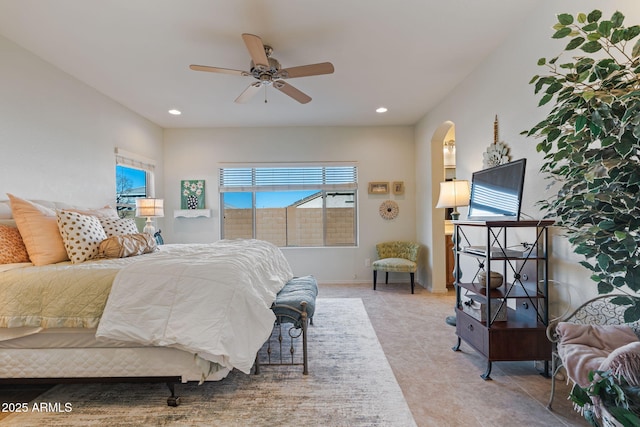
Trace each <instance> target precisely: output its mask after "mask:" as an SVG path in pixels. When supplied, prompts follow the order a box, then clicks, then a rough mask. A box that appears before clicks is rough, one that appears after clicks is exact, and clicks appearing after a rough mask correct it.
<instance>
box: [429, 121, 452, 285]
mask: <svg viewBox="0 0 640 427" xmlns="http://www.w3.org/2000/svg"><path fill="white" fill-rule="evenodd" d="M455 149H456V148H455V124H454V123H453V122H451V121H446V122H444V123H442V124H441V125H440V126H438V128H437V129H436V131H435V132H434V133H433V136H432V137H431V194H432V198H431V200H432V202H433V203H432V206H431V209H432V212H431V218H432V219H433V220H432V221H431V236H432V262H433V264H432V270H431V272H432V277H431V283H432V287H431V291H432V292H434V293H444V292H447V283H448V282H451V279H452V277H451V271H453V267H452V266H450V265H449V264H451V263H452V261H453V258H452V255H453V253H452V250H451V243H450V242H451V239H450V235H451V232H452V231H453V230H452V229H453V227H452V225H451V222H450V221H449V220H448V218H447V216H446V215H447V210H446V209H441V208H436V203H437V201H438V195H439V192H440V183H441V182H443V181H445V180H447V179H454V178H455ZM447 259H448V261H447Z"/></svg>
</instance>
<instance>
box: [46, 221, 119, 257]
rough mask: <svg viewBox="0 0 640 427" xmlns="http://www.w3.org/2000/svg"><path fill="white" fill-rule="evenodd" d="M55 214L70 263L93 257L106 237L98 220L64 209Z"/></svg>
mask: <svg viewBox="0 0 640 427" xmlns="http://www.w3.org/2000/svg"><path fill="white" fill-rule="evenodd" d="M57 215H58V228H59V229H60V235H61V236H62V241H63V242H64V247H65V249H66V250H67V255H69V259H70V260H71V263H72V264H78V263H81V262H84V261H87V260H89V259H91V258H95V257H96V255H98V247H99V246H100V242H102V241H103V240H104V239H106V238H107V235H106V234H105V232H104V229H103V228H102V225H101V224H100V220H99V219H98V218H96V217H94V216H91V215H82V214H79V213H76V212H70V211H65V210H59V211H57Z"/></svg>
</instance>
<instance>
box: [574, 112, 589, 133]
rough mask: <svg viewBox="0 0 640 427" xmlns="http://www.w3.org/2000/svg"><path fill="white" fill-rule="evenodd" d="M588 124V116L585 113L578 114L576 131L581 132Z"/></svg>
mask: <svg viewBox="0 0 640 427" xmlns="http://www.w3.org/2000/svg"><path fill="white" fill-rule="evenodd" d="M586 124H587V118H586V117H585V116H583V115H580V116H578V118H577V119H576V133H578V132H580V131H581V130H582V129H583V128H584V126H585V125H586Z"/></svg>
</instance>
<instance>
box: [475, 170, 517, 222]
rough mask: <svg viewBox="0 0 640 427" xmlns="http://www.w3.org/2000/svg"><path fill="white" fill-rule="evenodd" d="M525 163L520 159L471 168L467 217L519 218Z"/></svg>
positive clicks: (510, 219)
mask: <svg viewBox="0 0 640 427" xmlns="http://www.w3.org/2000/svg"><path fill="white" fill-rule="evenodd" d="M526 165H527V161H526V159H520V160H515V161H513V162H510V163H505V164H502V165H498V166H494V167H492V168H488V169H483V170H481V171H477V172H474V173H473V174H472V176H471V198H470V200H469V213H468V215H467V217H468V219H470V220H478V221H519V220H520V205H521V204H522V188H523V186H524V174H525V169H526Z"/></svg>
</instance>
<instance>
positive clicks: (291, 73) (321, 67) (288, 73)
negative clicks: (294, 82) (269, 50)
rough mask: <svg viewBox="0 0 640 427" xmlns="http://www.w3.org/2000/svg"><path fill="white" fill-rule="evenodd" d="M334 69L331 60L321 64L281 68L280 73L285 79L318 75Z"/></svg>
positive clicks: (330, 72)
mask: <svg viewBox="0 0 640 427" xmlns="http://www.w3.org/2000/svg"><path fill="white" fill-rule="evenodd" d="M333 71H334V69H333V64H332V63H331V62H321V63H319V64H310V65H301V66H299V67H290V68H285V69H282V70H280V72H279V73H278V75H279V76H280V77H281V78H283V79H293V78H295V77H306V76H317V75H320V74H332V73H333Z"/></svg>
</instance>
